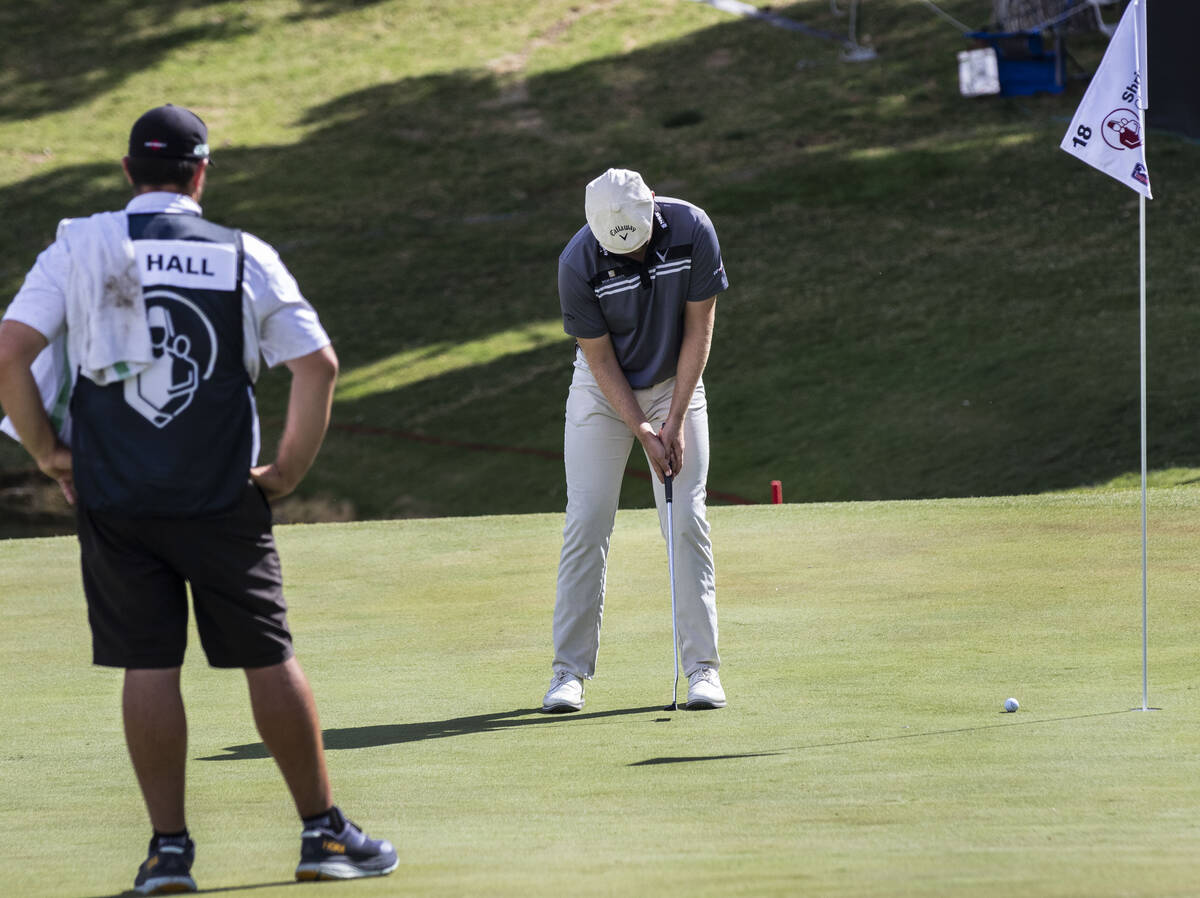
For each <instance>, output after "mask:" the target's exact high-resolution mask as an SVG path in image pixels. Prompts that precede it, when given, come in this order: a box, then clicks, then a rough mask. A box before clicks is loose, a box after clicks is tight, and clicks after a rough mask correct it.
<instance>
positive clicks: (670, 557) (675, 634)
mask: <svg viewBox="0 0 1200 898" xmlns="http://www.w3.org/2000/svg"><path fill="white" fill-rule="evenodd" d="M671 479H672V478H671V475H670V474H668V475H667V476H666V477H665V478H663V492H664V493H665V494H666V497H667V571H668V573H669V574H670V577H671V642H672V643H673V644H674V646H675V685H674V687H673V688H672V689H671V704H669V705H667V706H666V707H665V708H663V710H664V711H677V710H679V631H678V628H677V627H678V625H677V624H676V619H675V527H674V526H673V522H672V520H671V505H672V501H671Z"/></svg>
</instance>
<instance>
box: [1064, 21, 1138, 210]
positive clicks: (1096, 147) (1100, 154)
mask: <svg viewBox="0 0 1200 898" xmlns="http://www.w3.org/2000/svg"><path fill="white" fill-rule="evenodd" d="M1145 37H1146V7H1145V4H1144V2H1142V0H1132V2H1131V3H1130V4H1129V5H1128V6H1127V7H1125V13H1124V15H1122V16H1121V22H1120V24H1119V25H1117V30H1116V31H1115V32H1113V36H1112V40H1111V41H1109V44H1108V49H1107V50H1105V51H1104V58H1103V59H1102V60H1100V65H1099V67H1098V68H1097V69H1096V74H1095V75H1093V76H1092V83H1091V84H1089V85H1088V89H1087V91H1085V92H1084V95H1083V100H1081V101H1080V103H1079V108H1078V109H1076V110H1075V117H1074V118H1073V119H1071V125H1070V127H1069V128H1067V133H1066V135H1064V137H1063V139H1062V143H1061V144H1059V146H1060V147H1061V148H1062V149H1063V150H1065V151H1066V152H1068V153H1070V154H1071V155H1072V156H1077V157H1079V158H1080V159H1082V160H1083V161H1084V162H1086V163H1087V164H1088V165H1090V166H1092V167H1093V168H1096V169H1099V170H1100V171H1102V172H1104V173H1105V174H1106V175H1108V176H1109V177H1111V178H1115V179H1116V180H1118V181H1120V182H1121V183H1122V184H1124V185H1125V186H1126V187H1129V188H1130V189H1132V190H1136V191H1137V192H1138V193H1140V194H1142V195H1143V196H1145V197H1146V198H1148V199H1149V198H1150V197H1151V193H1150V171H1149V169H1148V168H1147V167H1146V141H1145V133H1144V127H1143V126H1144V122H1143V120H1142V110H1144V109H1145V108H1146V97H1145V87H1144V83H1143V82H1144V76H1143V72H1144V70H1145V66H1146V58H1145V54H1146V51H1145V47H1146V44H1145ZM1129 153H1132V154H1133V155H1134V156H1135V157H1136V161H1135V162H1134V164H1133V166H1132V167H1131V166H1130V165H1129V155H1128V154H1129Z"/></svg>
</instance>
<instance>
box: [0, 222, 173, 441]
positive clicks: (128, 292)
mask: <svg viewBox="0 0 1200 898" xmlns="http://www.w3.org/2000/svg"><path fill="white" fill-rule="evenodd" d="M56 239H57V240H59V241H61V242H62V244H63V246H64V247H65V249H66V250H67V254H68V256H69V257H70V271H69V272H68V275H67V285H66V294H67V295H66V307H67V333H66V335H65V336H64V337H58V338H57V339H55V340H53V341H52V342H51V343H50V345H49V346H47V347H46V348H45V349H44V350H42V352H41V354H39V355H38V357H37V358H36V359H35V360H34V362H33V365H32V366H31V369H30V370H31V372H32V373H33V377H34V380H35V381H36V382H37V385H38V390H39V392H40V393H41V397H42V405H43V407H44V408H45V409H46V414H47V415H49V416H50V421H51V424H52V425H53V427H54V429H55V431H56V432H57V433H58V435H59V437H60V438H61V439H62V440H63V442H65V443H67V444H68V445H69V444H70V432H71V420H70V413H69V403H70V399H71V393H72V391H73V390H74V387H75V375H76V373H77V372H78V373H81V374H83V375H84V376H85V377H87V378H88V379H89V380H92V381H95V382H96V383H97V384H100V385H101V386H104V385H105V384H110V383H115V382H116V381H119V380H124V379H125V378H128V377H135V376H136V375H138V374H139V373H141V372H142V371H143V370H144V369H146V368H148V367H149V366H150V364H151V363H152V362H153V361H154V357H153V354H152V349H151V346H150V326H149V324H148V323H147V321H146V303H145V301H144V300H143V298H142V283H141V278H140V275H139V273H138V267H137V261H136V258H135V256H134V249H133V241H132V240H130V239H129V221H128V217H127V216H126V214H125V213H124V212H101V213H98V214H96V215H92V216H90V217H88V218H64V219H63V220H62V221H60V222H59V223H58V234H57V236H56ZM0 431H2V432H3V433H5V434H7V435H8V436H10V437H12V438H13V439H18V437H17V432H16V430H15V428H14V427H13V426H12V422H11V421H10V420H9V419H8V418H7V417H5V418H4V419H3V421H0Z"/></svg>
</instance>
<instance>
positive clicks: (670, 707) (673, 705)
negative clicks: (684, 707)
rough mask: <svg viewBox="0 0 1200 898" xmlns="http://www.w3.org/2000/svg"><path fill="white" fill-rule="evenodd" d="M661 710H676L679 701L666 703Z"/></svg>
mask: <svg viewBox="0 0 1200 898" xmlns="http://www.w3.org/2000/svg"><path fill="white" fill-rule="evenodd" d="M663 710H664V711H678V710H679V702H677V701H675V702H671V704H669V705H667V706H666V707H665V708H663Z"/></svg>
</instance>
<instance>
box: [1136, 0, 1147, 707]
mask: <svg viewBox="0 0 1200 898" xmlns="http://www.w3.org/2000/svg"><path fill="white" fill-rule="evenodd" d="M1139 3H1145V0H1134V4H1135V5H1136V4H1139ZM1144 10H1145V7H1143V8H1142V10H1141V11H1143V12H1144ZM1141 22H1142V24H1143V25H1145V22H1146V19H1145V17H1144V16H1143V18H1142V20H1141ZM1133 36H1134V39H1133V56H1134V63H1135V65H1136V67H1137V72H1138V77H1139V86H1138V103H1137V107H1138V135H1139V136H1140V137H1141V138H1142V140H1143V141H1145V139H1146V105H1147V104H1146V92H1147V90H1148V88H1149V84H1148V83H1147V81H1148V79H1147V78H1146V67H1147V64H1148V60H1146V59H1143V58H1142V47H1143V46H1145V44H1144V41H1145V38H1146V35H1144V34H1140V33H1139V31H1138V18H1137V16H1134V19H1133ZM1147 55H1148V54H1147ZM1138 280H1139V284H1138V317H1139V319H1140V322H1141V327H1140V330H1141V344H1142V345H1141V367H1142V371H1141V380H1142V710H1143V711H1148V710H1150V661H1149V656H1150V640H1149V630H1150V627H1149V620H1150V618H1149V613H1148V606H1149V602H1148V594H1149V589H1148V587H1147V584H1148V580H1149V577H1148V571H1149V560H1148V554H1147V551H1146V542H1147V540H1146V406H1147V402H1146V194H1144V193H1141V192H1140V191H1139V193H1138Z"/></svg>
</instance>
